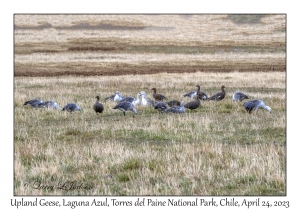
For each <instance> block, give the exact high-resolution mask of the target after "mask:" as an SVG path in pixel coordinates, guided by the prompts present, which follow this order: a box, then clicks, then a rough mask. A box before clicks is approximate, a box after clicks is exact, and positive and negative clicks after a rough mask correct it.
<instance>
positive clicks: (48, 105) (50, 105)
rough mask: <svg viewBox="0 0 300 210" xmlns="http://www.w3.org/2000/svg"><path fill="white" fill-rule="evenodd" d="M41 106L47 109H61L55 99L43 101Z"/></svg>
mask: <svg viewBox="0 0 300 210" xmlns="http://www.w3.org/2000/svg"><path fill="white" fill-rule="evenodd" d="M43 106H44V107H45V108H47V109H59V110H61V108H60V107H59V105H58V104H57V103H56V102H55V101H45V102H43Z"/></svg>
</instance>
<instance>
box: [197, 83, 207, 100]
mask: <svg viewBox="0 0 300 210" xmlns="http://www.w3.org/2000/svg"><path fill="white" fill-rule="evenodd" d="M196 87H198V89H197V95H198V96H199V99H202V100H207V99H208V97H207V95H206V94H205V93H203V92H201V91H200V85H196ZM196 99H197V98H196Z"/></svg>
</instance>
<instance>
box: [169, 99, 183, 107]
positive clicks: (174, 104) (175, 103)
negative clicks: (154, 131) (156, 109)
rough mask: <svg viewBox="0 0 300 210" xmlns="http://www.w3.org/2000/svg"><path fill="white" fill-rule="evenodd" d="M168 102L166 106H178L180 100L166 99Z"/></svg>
mask: <svg viewBox="0 0 300 210" xmlns="http://www.w3.org/2000/svg"><path fill="white" fill-rule="evenodd" d="M166 103H167V104H168V106H170V107H172V106H180V101H177V100H172V101H168V102H166Z"/></svg>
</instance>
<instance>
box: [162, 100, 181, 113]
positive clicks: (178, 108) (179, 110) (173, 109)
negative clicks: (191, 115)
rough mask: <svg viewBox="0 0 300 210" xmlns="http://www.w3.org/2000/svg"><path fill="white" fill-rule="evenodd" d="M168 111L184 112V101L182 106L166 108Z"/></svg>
mask: <svg viewBox="0 0 300 210" xmlns="http://www.w3.org/2000/svg"><path fill="white" fill-rule="evenodd" d="M166 112H172V113H184V112H185V108H184V101H181V103H180V106H173V107H171V108H169V109H167V110H166Z"/></svg>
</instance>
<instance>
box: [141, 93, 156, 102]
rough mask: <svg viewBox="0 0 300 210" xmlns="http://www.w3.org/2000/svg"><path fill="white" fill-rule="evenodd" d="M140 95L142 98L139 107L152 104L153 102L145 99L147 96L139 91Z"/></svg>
mask: <svg viewBox="0 0 300 210" xmlns="http://www.w3.org/2000/svg"><path fill="white" fill-rule="evenodd" d="M140 94H141V96H142V100H141V105H143V106H147V105H149V104H153V102H154V101H153V100H150V99H149V98H147V95H146V93H145V92H144V91H141V92H140Z"/></svg>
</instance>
